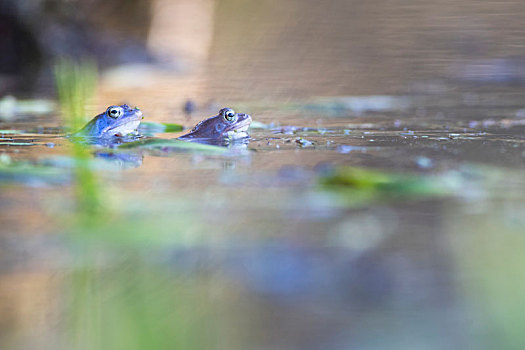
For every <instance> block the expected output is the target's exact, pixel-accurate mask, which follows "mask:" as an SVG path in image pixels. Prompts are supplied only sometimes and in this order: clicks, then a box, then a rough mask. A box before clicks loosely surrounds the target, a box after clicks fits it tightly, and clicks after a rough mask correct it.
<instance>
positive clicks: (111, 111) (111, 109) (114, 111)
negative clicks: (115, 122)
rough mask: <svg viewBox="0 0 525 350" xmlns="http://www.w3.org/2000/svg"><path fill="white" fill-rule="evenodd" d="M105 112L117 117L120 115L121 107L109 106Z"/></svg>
mask: <svg viewBox="0 0 525 350" xmlns="http://www.w3.org/2000/svg"><path fill="white" fill-rule="evenodd" d="M106 114H107V115H108V116H109V117H111V118H114V119H117V118H118V117H120V116H121V115H122V108H120V107H109V108H108V110H107V111H106Z"/></svg>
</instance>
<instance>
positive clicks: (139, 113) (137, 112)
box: [134, 107, 144, 119]
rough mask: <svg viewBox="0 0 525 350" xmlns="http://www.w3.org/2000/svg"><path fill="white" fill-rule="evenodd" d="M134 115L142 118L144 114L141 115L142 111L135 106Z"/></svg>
mask: <svg viewBox="0 0 525 350" xmlns="http://www.w3.org/2000/svg"><path fill="white" fill-rule="evenodd" d="M134 112H135V115H136V116H137V117H139V118H141V119H144V116H143V115H142V111H141V110H140V109H138V108H137V107H135V110H134Z"/></svg>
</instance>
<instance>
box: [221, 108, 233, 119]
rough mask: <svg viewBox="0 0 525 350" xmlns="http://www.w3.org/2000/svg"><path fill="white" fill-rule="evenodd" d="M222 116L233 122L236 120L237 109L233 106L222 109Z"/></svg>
mask: <svg viewBox="0 0 525 350" xmlns="http://www.w3.org/2000/svg"><path fill="white" fill-rule="evenodd" d="M222 116H223V117H224V119H226V120H227V121H229V122H233V121H234V120H235V111H234V110H233V109H231V108H225V109H223V110H222Z"/></svg>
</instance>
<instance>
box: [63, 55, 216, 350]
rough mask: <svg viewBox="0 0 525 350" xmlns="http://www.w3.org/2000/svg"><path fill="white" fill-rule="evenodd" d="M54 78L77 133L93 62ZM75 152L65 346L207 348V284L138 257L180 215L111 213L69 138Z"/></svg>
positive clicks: (81, 147) (66, 64) (83, 152)
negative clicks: (143, 216) (167, 219)
mask: <svg viewBox="0 0 525 350" xmlns="http://www.w3.org/2000/svg"><path fill="white" fill-rule="evenodd" d="M55 77H56V83H57V84H56V85H57V89H58V96H59V99H60V105H61V111H62V117H63V120H64V123H65V124H66V125H67V126H68V129H69V130H73V131H74V130H78V129H80V128H81V127H82V126H83V124H84V123H85V121H86V119H85V106H86V104H87V102H88V101H89V99H90V98H91V97H92V94H93V92H94V89H95V84H96V77H97V70H96V66H95V65H94V64H93V63H92V62H89V61H86V62H83V63H74V62H72V61H70V60H61V61H60V62H58V64H57V65H56V69H55ZM181 142H182V141H181ZM72 157H73V158H74V160H75V161H74V166H73V168H74V180H75V182H74V192H75V197H74V199H75V206H74V209H73V210H72V212H71V213H70V214H71V215H67V214H64V213H62V215H64V216H65V219H64V220H63V222H64V224H65V230H66V232H67V233H68V237H67V238H68V239H69V242H70V243H71V246H70V247H71V249H72V250H73V251H74V252H73V255H74V261H75V265H74V266H73V269H72V270H71V273H70V274H69V277H68V278H67V279H66V281H67V283H66V288H67V290H68V293H67V298H66V300H67V303H66V304H65V305H66V306H65V316H64V319H65V324H66V325H67V326H66V334H65V339H64V340H63V342H64V348H66V349H75V350H78V349H86V350H88V349H89V350H91V349H116V350H118V349H122V350H124V349H125V350H134V349H136V350H139V349H144V350H145V349H212V348H213V343H212V342H210V339H211V338H210V334H207V333H206V332H207V331H209V330H211V329H213V325H212V324H211V323H212V320H213V318H212V317H210V315H209V313H210V310H213V308H212V306H211V304H210V303H209V302H208V300H209V298H208V296H207V292H208V290H209V289H208V288H207V286H206V282H205V281H199V280H197V278H193V279H188V280H185V281H180V280H178V279H177V278H175V275H174V274H173V273H172V272H171V271H170V270H169V269H167V268H166V267H164V266H163V265H161V264H155V263H154V262H152V261H147V260H145V259H143V257H142V256H143V253H144V251H145V250H147V249H148V248H149V249H151V246H150V243H151V241H152V240H153V241H154V240H155V238H158V237H159V236H162V237H163V238H167V237H168V236H169V237H171V238H173V239H176V238H177V233H176V227H178V226H179V224H180V223H178V222H177V220H178V216H177V215H175V216H173V215H171V216H170V222H159V221H158V220H155V218H154V216H153V217H148V218H149V220H145V221H143V220H140V217H139V220H132V218H135V219H136V218H137V216H136V215H132V217H131V216H130V215H129V214H128V213H127V212H126V210H125V209H126V208H124V210H116V209H117V208H115V207H114V205H113V204H114V203H113V201H112V199H111V198H108V193H109V191H106V189H105V188H104V187H103V185H102V182H101V181H99V179H98V178H97V176H96V174H95V172H94V171H93V166H92V165H91V163H92V162H93V159H92V155H91V149H90V148H89V146H88V145H85V144H82V143H78V142H73V147H72ZM119 204H120V205H124V206H126V204H129V203H122V202H119ZM119 209H122V208H119ZM160 225H162V226H163V227H159V226H160ZM162 228H167V229H168V230H166V229H164V230H163V229H162ZM159 229H160V230H159ZM157 231H162V232H164V234H157V233H158V232H157ZM129 243H132V244H129ZM157 247H158V246H157Z"/></svg>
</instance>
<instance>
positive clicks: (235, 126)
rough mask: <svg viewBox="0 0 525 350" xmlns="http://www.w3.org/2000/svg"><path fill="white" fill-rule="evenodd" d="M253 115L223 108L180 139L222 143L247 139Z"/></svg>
mask: <svg viewBox="0 0 525 350" xmlns="http://www.w3.org/2000/svg"><path fill="white" fill-rule="evenodd" d="M251 122H252V117H251V116H250V115H249V114H245V113H236V112H235V111H234V110H233V109H232V108H229V107H226V108H222V109H221V110H220V111H219V113H218V114H217V115H215V116H213V117H210V118H208V119H205V120H203V121H201V122H200V123H198V124H197V125H195V127H194V128H193V129H192V130H191V131H190V132H189V133H187V134H185V135H182V136H180V137H178V138H177V139H178V140H184V141H195V142H201V143H221V142H230V141H236V140H241V139H242V140H246V139H247V138H248V137H249V135H248V128H249V127H250V124H251Z"/></svg>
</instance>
